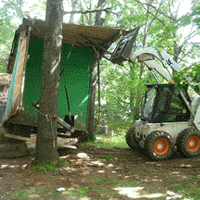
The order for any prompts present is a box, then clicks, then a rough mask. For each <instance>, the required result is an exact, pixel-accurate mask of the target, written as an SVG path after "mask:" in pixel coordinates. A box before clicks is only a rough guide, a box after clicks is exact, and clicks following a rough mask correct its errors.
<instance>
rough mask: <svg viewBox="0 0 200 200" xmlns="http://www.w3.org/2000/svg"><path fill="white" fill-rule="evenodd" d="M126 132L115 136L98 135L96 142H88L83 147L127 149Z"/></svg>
mask: <svg viewBox="0 0 200 200" xmlns="http://www.w3.org/2000/svg"><path fill="white" fill-rule="evenodd" d="M125 135H126V132H125V131H121V133H120V134H118V135H114V136H105V135H98V136H97V137H96V140H95V141H87V142H84V143H81V145H87V146H94V147H98V148H127V144H126V140H125Z"/></svg>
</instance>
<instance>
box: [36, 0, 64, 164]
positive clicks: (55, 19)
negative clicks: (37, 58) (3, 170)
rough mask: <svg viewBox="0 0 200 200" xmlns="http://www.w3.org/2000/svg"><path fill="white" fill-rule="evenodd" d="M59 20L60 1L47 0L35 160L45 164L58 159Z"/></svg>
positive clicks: (61, 9) (60, 32)
mask: <svg viewBox="0 0 200 200" xmlns="http://www.w3.org/2000/svg"><path fill="white" fill-rule="evenodd" d="M62 21H63V7H62V1H61V0H47V9H46V32H45V39H44V54H43V65H42V72H41V92H40V108H39V119H38V135H37V142H36V163H49V162H52V161H55V160H57V159H58V153H57V122H56V117H57V113H58V109H57V106H58V90H59V64H60V57H61V47H62Z"/></svg>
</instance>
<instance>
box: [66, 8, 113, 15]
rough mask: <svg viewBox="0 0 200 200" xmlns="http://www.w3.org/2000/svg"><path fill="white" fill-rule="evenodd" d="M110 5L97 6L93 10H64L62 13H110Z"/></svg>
mask: <svg viewBox="0 0 200 200" xmlns="http://www.w3.org/2000/svg"><path fill="white" fill-rule="evenodd" d="M110 10H111V7H110V8H98V9H94V10H82V11H81V10H77V11H66V12H64V15H66V14H87V13H95V12H103V11H104V12H106V13H111V11H110Z"/></svg>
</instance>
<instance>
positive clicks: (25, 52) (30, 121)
mask: <svg viewBox="0 0 200 200" xmlns="http://www.w3.org/2000/svg"><path fill="white" fill-rule="evenodd" d="M45 27H46V26H45V21H42V20H35V19H25V18H24V19H23V23H22V25H20V27H19V29H17V30H16V33H15V37H14V40H13V46H12V50H11V54H10V60H9V64H8V73H12V79H11V86H10V91H9V96H8V102H7V107H6V111H5V116H4V125H5V126H7V127H22V126H23V128H26V127H27V128H28V129H30V128H36V127H37V123H38V110H37V109H36V108H35V107H34V106H33V105H32V104H33V102H34V101H39V99H40V96H39V95H40V82H41V67H42V61H43V46H44V36H45ZM125 33H126V31H125V30H121V29H114V28H106V27H95V26H84V25H75V24H63V45H62V55H61V62H60V88H59V99H58V101H59V103H58V114H59V117H60V118H62V119H64V118H65V117H66V116H67V115H69V105H70V111H71V115H72V116H77V119H76V120H75V122H74V124H73V126H74V127H75V129H76V130H81V131H87V132H88V131H89V132H90V131H93V127H94V98H93V96H94V94H95V92H94V89H95V84H96V77H97V75H96V74H97V71H96V62H97V60H98V59H101V58H102V56H103V54H104V53H105V51H106V50H107V49H108V48H109V47H110V45H111V44H112V43H113V42H114V41H116V40H117V39H118V38H120V37H121V36H122V35H123V34H125ZM66 89H67V93H66ZM59 127H60V125H58V128H59ZM61 128H62V127H61ZM15 134H18V135H20V134H22V131H18V133H15Z"/></svg>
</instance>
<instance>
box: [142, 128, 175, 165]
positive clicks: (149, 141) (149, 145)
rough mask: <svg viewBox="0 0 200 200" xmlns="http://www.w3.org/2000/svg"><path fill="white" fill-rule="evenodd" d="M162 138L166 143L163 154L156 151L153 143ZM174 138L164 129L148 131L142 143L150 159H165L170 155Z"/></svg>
mask: <svg viewBox="0 0 200 200" xmlns="http://www.w3.org/2000/svg"><path fill="white" fill-rule="evenodd" d="M159 140H163V141H165V142H166V143H167V149H166V152H165V153H164V152H163V154H161V153H157V152H156V150H155V146H154V145H155V144H156V142H157V141H159ZM174 145H175V144H174V140H173V138H172V137H171V136H170V134H169V133H167V132H165V131H153V132H152V133H150V134H149V135H148V136H147V138H146V140H145V143H144V150H145V151H146V153H147V154H148V156H149V157H150V158H151V159H152V160H157V161H158V160H167V159H169V158H170V157H171V155H172V153H173V149H174Z"/></svg>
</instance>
